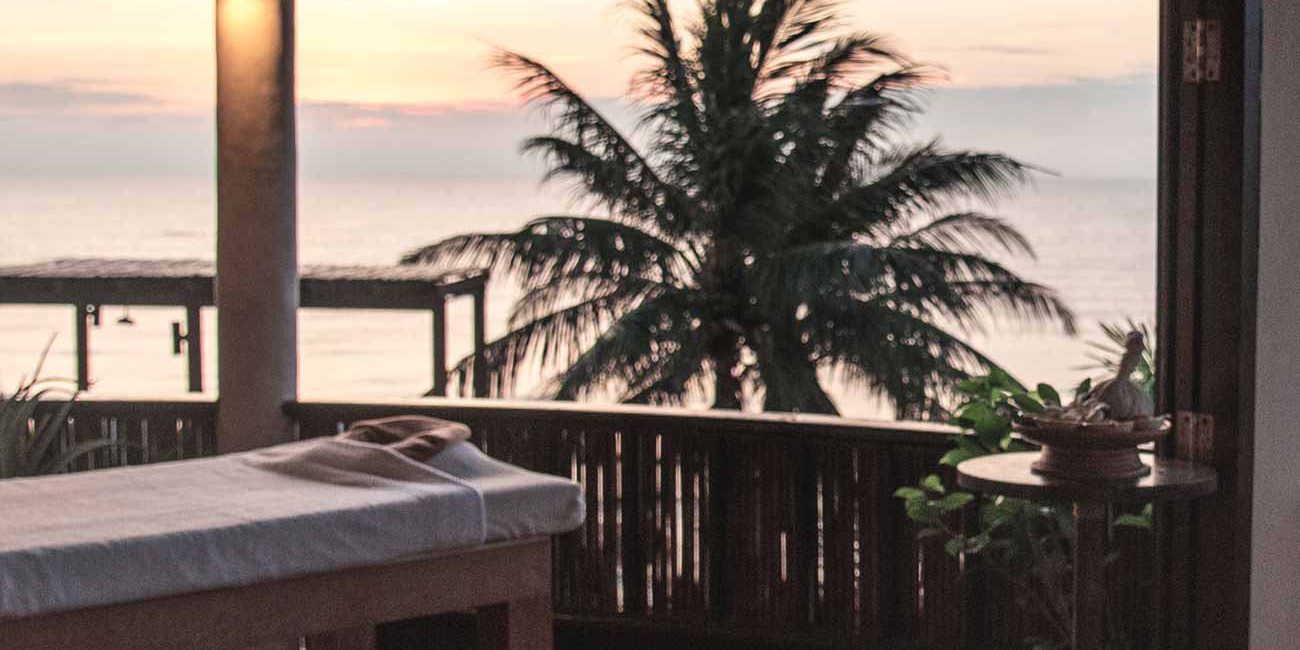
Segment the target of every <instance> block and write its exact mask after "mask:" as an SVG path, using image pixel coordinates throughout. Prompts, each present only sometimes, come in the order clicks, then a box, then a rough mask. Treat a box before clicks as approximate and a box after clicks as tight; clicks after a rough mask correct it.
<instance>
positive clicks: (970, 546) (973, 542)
mask: <svg viewBox="0 0 1300 650" xmlns="http://www.w3.org/2000/svg"><path fill="white" fill-rule="evenodd" d="M992 541H993V538H992V537H991V536H989V534H988V533H980V534H978V535H976V536H974V537H971V538H970V539H967V540H966V552H967V553H978V552H980V551H982V550H984V547H986V546H988V545H989V543H990V542H992Z"/></svg>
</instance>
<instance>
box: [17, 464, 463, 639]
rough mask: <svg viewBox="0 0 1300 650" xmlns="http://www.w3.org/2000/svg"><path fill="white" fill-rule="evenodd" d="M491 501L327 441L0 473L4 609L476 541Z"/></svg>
mask: <svg viewBox="0 0 1300 650" xmlns="http://www.w3.org/2000/svg"><path fill="white" fill-rule="evenodd" d="M483 508H484V501H483V497H482V495H481V494H479V492H478V490H477V489H476V488H474V487H473V486H472V485H471V484H470V483H468V482H466V481H463V480H460V479H458V478H456V477H454V476H451V475H449V474H447V473H446V472H444V471H442V470H439V469H437V468H434V467H429V466H426V465H423V464H420V463H417V462H415V461H412V460H410V459H408V458H406V457H404V456H402V455H400V454H397V453H395V452H392V451H391V450H387V449H383V448H382V447H379V446H377V445H371V444H368V443H361V442H354V441H341V440H333V439H324V440H313V441H306V442H301V443H293V444H288V445H281V446H278V447H274V448H270V449H266V450H262V451H257V452H250V453H245V454H234V455H229V456H222V457H218V458H211V459H203V460H192V461H182V462H175V463H163V464H158V465H150V466H143V467H130V468H123V469H111V470H102V471H97V472H87V473H82V474H69V475H62V476H54V477H44V478H34V479H17V480H9V481H0V617H16V616H27V615H32V614H36V613H43V612H52V611H59V610H67V609H75V608H81V607H88V606H94V605H102V604H108V603H115V602H127V601H132V600H140V599H146V598H154V597H159V596H165V595H170V594H177V593H185V592H190V591H197V590H203V589H215V588H221V587H229V586H235V585H241V584H250V583H253V582H257V581H263V580H268V579H274V578H278V577H285V576H290V575H297V574H305V573H314V572H321V571H329V570H333V569H340V568H345V567H349V566H361V565H365V564H372V563H378V562H383V561H387V560H391V559H396V558H398V557H401V556H403V555H408V554H412V553H417V552H421V551H427V550H430V549H440V548H455V547H461V546H471V545H476V544H480V543H482V542H483V541H484V539H485V518H484V511H483Z"/></svg>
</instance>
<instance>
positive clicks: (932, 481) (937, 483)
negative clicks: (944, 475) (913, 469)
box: [921, 474, 947, 494]
mask: <svg viewBox="0 0 1300 650" xmlns="http://www.w3.org/2000/svg"><path fill="white" fill-rule="evenodd" d="M921 487H923V488H925V489H927V490H929V491H931V492H937V493H939V494H943V493H944V492H947V490H945V489H944V487H943V480H942V479H940V478H939V476H938V475H937V474H931V475H929V476H927V477H925V478H923V479H921Z"/></svg>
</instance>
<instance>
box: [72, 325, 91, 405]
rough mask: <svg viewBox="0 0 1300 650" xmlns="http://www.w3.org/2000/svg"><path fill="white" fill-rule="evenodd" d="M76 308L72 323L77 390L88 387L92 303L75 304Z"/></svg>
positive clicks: (87, 388)
mask: <svg viewBox="0 0 1300 650" xmlns="http://www.w3.org/2000/svg"><path fill="white" fill-rule="evenodd" d="M75 308H76V310H77V313H76V319H75V320H74V322H73V325H74V326H75V329H76V332H77V334H76V336H77V390H80V391H84V390H89V389H90V319H91V317H92V316H91V315H92V314H93V313H94V310H95V307H94V305H84V304H81V305H75Z"/></svg>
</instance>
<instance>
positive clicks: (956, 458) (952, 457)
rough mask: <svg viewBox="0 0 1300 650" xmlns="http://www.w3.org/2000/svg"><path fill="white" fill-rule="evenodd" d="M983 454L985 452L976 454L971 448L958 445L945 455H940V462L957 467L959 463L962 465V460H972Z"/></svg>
mask: <svg viewBox="0 0 1300 650" xmlns="http://www.w3.org/2000/svg"><path fill="white" fill-rule="evenodd" d="M982 455H983V454H976V453H974V452H972V451H971V450H970V449H967V448H963V447H958V448H956V449H950V450H948V452H947V453H945V454H944V455H943V456H940V457H939V464H940V465H947V466H949V467H956V466H957V465H960V464H961V463H962V461H966V460H970V459H972V458H975V457H977V456H982Z"/></svg>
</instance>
